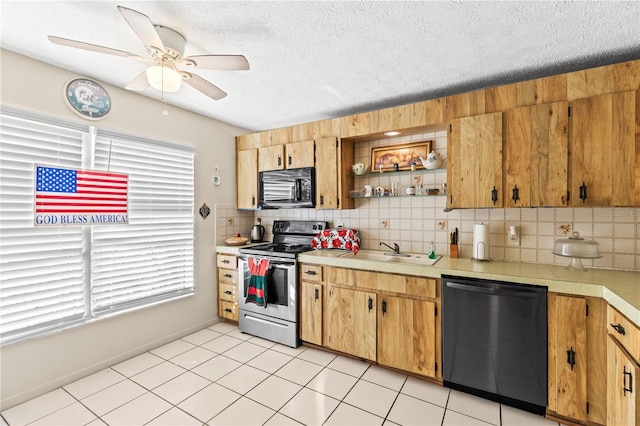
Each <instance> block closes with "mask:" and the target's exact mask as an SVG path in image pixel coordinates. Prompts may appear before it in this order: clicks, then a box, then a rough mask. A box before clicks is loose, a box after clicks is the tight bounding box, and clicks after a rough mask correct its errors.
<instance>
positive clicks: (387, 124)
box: [370, 104, 413, 133]
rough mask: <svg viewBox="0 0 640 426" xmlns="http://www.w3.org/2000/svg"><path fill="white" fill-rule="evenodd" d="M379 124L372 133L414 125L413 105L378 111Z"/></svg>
mask: <svg viewBox="0 0 640 426" xmlns="http://www.w3.org/2000/svg"><path fill="white" fill-rule="evenodd" d="M378 113H379V114H378V123H377V124H378V126H377V127H376V128H375V129H371V130H372V131H371V132H370V133H383V132H388V131H389V130H401V129H408V128H410V127H413V126H412V125H411V118H412V105H411V104H408V105H401V106H398V107H393V108H386V109H381V110H380V111H378Z"/></svg>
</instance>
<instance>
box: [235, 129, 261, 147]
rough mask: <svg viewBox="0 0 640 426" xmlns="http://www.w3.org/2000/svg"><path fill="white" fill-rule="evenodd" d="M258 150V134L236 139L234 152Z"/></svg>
mask: <svg viewBox="0 0 640 426" xmlns="http://www.w3.org/2000/svg"><path fill="white" fill-rule="evenodd" d="M258 148H260V133H250V134H248V135H242V136H237V137H236V151H246V150H248V149H258Z"/></svg>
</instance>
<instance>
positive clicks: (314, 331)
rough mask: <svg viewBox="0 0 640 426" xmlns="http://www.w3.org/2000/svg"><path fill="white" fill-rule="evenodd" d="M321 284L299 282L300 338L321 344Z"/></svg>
mask: <svg viewBox="0 0 640 426" xmlns="http://www.w3.org/2000/svg"><path fill="white" fill-rule="evenodd" d="M322 292H323V286H322V284H316V283H311V282H307V281H302V282H301V283H300V339H301V340H302V341H304V342H309V343H313V344H314V345H318V346H321V345H322V308H323V306H322Z"/></svg>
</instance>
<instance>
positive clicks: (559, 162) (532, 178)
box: [504, 102, 569, 207]
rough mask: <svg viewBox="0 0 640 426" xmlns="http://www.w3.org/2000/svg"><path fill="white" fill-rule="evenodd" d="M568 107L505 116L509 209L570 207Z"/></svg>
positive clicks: (547, 106) (553, 106) (543, 107)
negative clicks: (568, 197)
mask: <svg viewBox="0 0 640 426" xmlns="http://www.w3.org/2000/svg"><path fill="white" fill-rule="evenodd" d="M568 121H569V114H568V103H567V102H557V103H553V104H545V105H537V106H531V107H524V108H516V109H514V110H511V111H508V112H506V113H505V132H506V135H505V136H506V137H505V156H504V159H505V161H504V164H505V166H504V168H505V170H504V173H505V182H506V185H505V194H504V202H505V207H530V206H535V207H542V206H546V207H557V206H566V205H567V190H568V189H569V187H568V165H569V164H568V163H569V123H568Z"/></svg>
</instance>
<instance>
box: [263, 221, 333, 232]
mask: <svg viewBox="0 0 640 426" xmlns="http://www.w3.org/2000/svg"><path fill="white" fill-rule="evenodd" d="M328 227H329V224H328V222H312V221H302V220H276V221H274V222H273V233H274V234H317V233H318V232H320V231H322V230H324V229H327V228H328Z"/></svg>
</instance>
